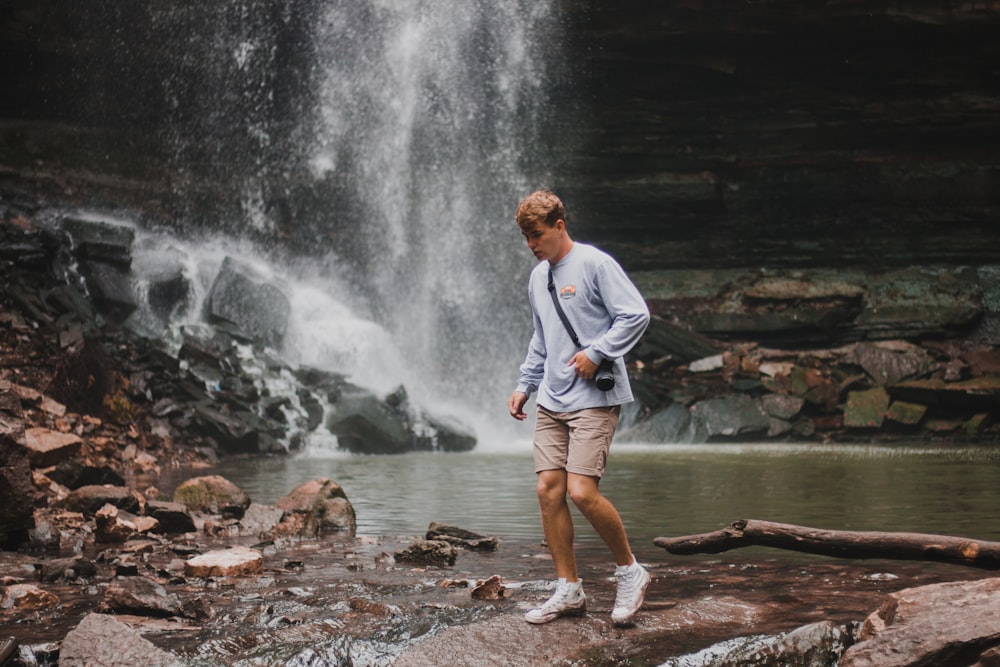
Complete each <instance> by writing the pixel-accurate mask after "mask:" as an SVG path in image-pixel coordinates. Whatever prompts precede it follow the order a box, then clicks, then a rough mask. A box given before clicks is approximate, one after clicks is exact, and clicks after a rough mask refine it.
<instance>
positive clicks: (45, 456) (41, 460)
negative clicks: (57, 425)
mask: <svg viewBox="0 0 1000 667" xmlns="http://www.w3.org/2000/svg"><path fill="white" fill-rule="evenodd" d="M24 445H25V447H27V448H28V457H29V458H30V459H31V465H32V466H33V467H35V468H46V467H48V466H54V465H56V464H57V463H59V462H61V461H66V460H68V459H70V458H71V457H73V456H75V455H76V454H77V452H79V451H80V447H81V446H82V445H83V440H82V439H81V438H80V436H78V435H76V434H75V433H60V432H59V431H53V430H52V429H48V428H45V427H42V426H36V427H33V428H29V429H25V431H24Z"/></svg>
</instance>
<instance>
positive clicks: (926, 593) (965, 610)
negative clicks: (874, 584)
mask: <svg viewBox="0 0 1000 667" xmlns="http://www.w3.org/2000/svg"><path fill="white" fill-rule="evenodd" d="M944 609H947V613H943V612H942V610H944ZM998 646H1000V578H992V579H981V580H979V581H955V582H946V583H942V584H931V585H928V586H919V587H917V588H907V589H905V590H902V591H899V592H897V593H892V594H890V595H888V596H886V598H885V600H884V601H883V602H882V605H881V606H880V607H879V609H878V610H877V611H875V612H872V613H871V614H869V615H868V618H867V619H865V622H864V626H863V627H862V628H861V632H860V633H859V634H858V637H857V643H855V644H854V645H853V646H851V647H850V648H849V649H847V650H846V651H845V652H844V655H843V657H842V658H841V660H840V662H838V663H837V665H838V667H917V666H918V665H959V664H961V665H969V664H973V663H974V662H975V660H976V656H977V655H980V654H983V653H986V652H990V651H992V652H993V655H995V654H996V648H997V647H998ZM981 664H983V665H991V664H995V663H994V662H991V661H990V658H987V657H985V656H983V661H982V663H981Z"/></svg>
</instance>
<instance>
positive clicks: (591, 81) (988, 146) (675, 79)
mask: <svg viewBox="0 0 1000 667" xmlns="http://www.w3.org/2000/svg"><path fill="white" fill-rule="evenodd" d="M566 7H567V9H568V10H569V11H570V12H571V17H572V27H571V29H570V30H568V31H567V33H568V34H569V35H571V40H572V46H571V53H572V54H573V58H572V59H571V60H570V62H572V63H573V69H572V77H571V78H570V79H568V80H567V81H566V82H565V86H564V87H563V88H562V89H561V90H560V93H559V94H560V97H561V99H560V102H559V104H557V106H558V107H560V108H561V109H562V110H564V111H566V112H567V117H568V118H569V120H568V121H567V122H565V123H563V124H562V125H561V126H560V127H559V130H558V132H557V135H558V140H557V141H556V142H555V145H556V148H555V150H556V152H557V154H558V156H559V166H558V167H557V168H556V169H555V170H554V173H555V174H556V175H555V176H553V185H554V187H555V188H557V189H558V190H559V191H560V192H562V193H563V194H564V195H565V198H566V199H567V200H568V201H569V202H570V204H571V209H572V210H573V211H574V212H575V217H574V220H573V223H574V225H575V228H576V229H577V230H578V235H580V236H583V237H586V238H588V239H591V240H593V241H595V242H597V243H600V244H601V245H604V246H606V247H609V248H611V249H613V250H615V251H616V252H617V253H618V254H619V255H621V256H622V257H624V258H626V260H627V263H628V264H629V265H630V267H632V268H691V267H716V268H717V267H725V266H741V267H746V266H780V267H807V266H816V265H822V266H832V267H836V266H844V265H851V266H863V267H872V266H884V265H901V266H905V265H909V264H914V263H917V264H921V263H944V264H951V263H967V262H968V263H980V262H987V263H988V262H991V261H996V259H997V258H998V256H1000V255H998V250H997V248H998V246H997V242H998V241H1000V225H998V220H997V217H998V216H997V213H998V201H1000V200H998V193H1000V159H998V151H997V147H1000V114H998V111H1000V40H998V39H997V38H996V36H997V35H998V34H1000V3H996V2H993V3H964V4H961V3H937V2H822V3H816V2H813V3H800V2H784V1H780V0H775V1H771V2H721V1H718V0H716V1H713V0H704V1H699V0H692V1H689V2H683V3H679V2H633V3H629V6H628V7H627V8H625V7H621V6H620V5H619V4H617V3H611V2H600V1H592V2H588V3H566Z"/></svg>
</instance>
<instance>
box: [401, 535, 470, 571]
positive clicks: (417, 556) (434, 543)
mask: <svg viewBox="0 0 1000 667" xmlns="http://www.w3.org/2000/svg"><path fill="white" fill-rule="evenodd" d="M393 556H394V557H395V559H396V562H398V563H413V564H416V565H437V566H444V565H454V564H455V559H456V558H458V550H457V549H456V548H455V547H454V546H452V545H451V544H449V543H448V542H445V541H443V540H421V541H420V542H416V543H414V544H411V545H410V546H408V547H407V548H405V549H403V550H402V551H397V552H396V553H395V554H393Z"/></svg>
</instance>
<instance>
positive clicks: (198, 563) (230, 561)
mask: <svg viewBox="0 0 1000 667" xmlns="http://www.w3.org/2000/svg"><path fill="white" fill-rule="evenodd" d="M263 571H264V555H263V554H262V553H261V552H259V551H255V550H254V549H249V548H247V547H243V546H235V547H232V548H231V549H221V550H217V551H209V552H208V553H204V554H201V555H200V556H195V557H194V558H191V559H190V560H188V561H187V562H185V563H184V574H185V576H188V577H238V576H242V575H247V574H259V573H261V572H263Z"/></svg>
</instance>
